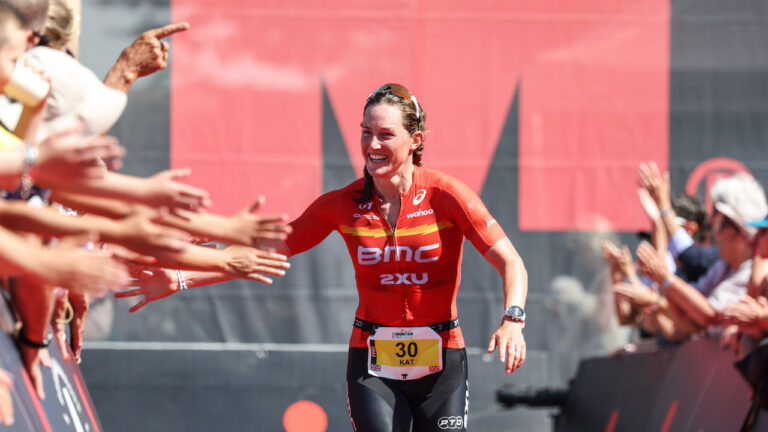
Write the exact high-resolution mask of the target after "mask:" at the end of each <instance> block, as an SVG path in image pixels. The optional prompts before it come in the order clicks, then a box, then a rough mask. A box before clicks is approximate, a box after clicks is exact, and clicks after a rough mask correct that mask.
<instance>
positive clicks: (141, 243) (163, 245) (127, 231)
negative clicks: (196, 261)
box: [114, 207, 191, 256]
mask: <svg viewBox="0 0 768 432" xmlns="http://www.w3.org/2000/svg"><path fill="white" fill-rule="evenodd" d="M138 208H139V207H137V210H135V211H134V212H133V214H131V215H130V216H127V217H125V218H123V219H121V220H119V221H118V222H117V226H118V229H117V233H116V236H115V239H114V241H115V242H117V243H119V244H120V245H122V246H125V247H126V248H128V249H130V250H132V251H134V252H136V253H138V254H141V255H142V256H152V255H154V254H157V253H181V252H183V251H184V249H185V248H186V246H187V245H188V244H189V242H190V240H191V237H190V235H189V234H187V233H186V232H184V231H181V230H177V229H175V228H170V227H165V226H162V225H158V224H157V223H156V222H158V221H160V220H162V217H163V214H164V212H165V211H164V210H161V211H156V210H153V209H148V210H143V209H142V210H138Z"/></svg>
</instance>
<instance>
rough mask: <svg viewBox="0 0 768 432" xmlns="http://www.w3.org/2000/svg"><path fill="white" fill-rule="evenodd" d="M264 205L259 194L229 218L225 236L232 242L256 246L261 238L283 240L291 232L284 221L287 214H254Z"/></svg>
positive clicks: (262, 198)
mask: <svg viewBox="0 0 768 432" xmlns="http://www.w3.org/2000/svg"><path fill="white" fill-rule="evenodd" d="M262 205H264V197H263V196H260V197H259V198H258V199H257V200H256V202H255V203H253V204H251V205H249V206H247V207H245V208H243V209H242V210H240V211H239V212H237V213H235V214H234V215H232V216H231V217H230V218H229V221H230V227H229V230H228V231H229V234H228V235H227V237H229V238H230V242H231V243H233V244H239V245H243V246H256V245H257V244H258V243H259V242H260V241H262V240H285V239H286V238H287V236H288V234H289V233H290V232H291V227H290V226H289V225H286V224H285V222H286V221H287V219H288V216H287V215H285V214H281V215H265V216H259V215H257V214H255V212H256V211H258V210H259V207H261V206H262Z"/></svg>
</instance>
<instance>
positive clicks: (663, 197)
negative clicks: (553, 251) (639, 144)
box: [603, 162, 768, 406]
mask: <svg viewBox="0 0 768 432" xmlns="http://www.w3.org/2000/svg"><path fill="white" fill-rule="evenodd" d="M638 174H639V185H640V187H639V189H638V197H639V199H640V203H641V204H642V207H643V209H644V210H645V213H646V214H647V216H648V219H649V220H650V226H651V228H650V235H649V239H648V241H643V242H641V243H640V244H639V246H638V247H637V250H636V253H635V257H636V261H634V260H633V257H632V253H631V252H630V250H629V249H628V248H627V247H626V246H622V247H619V246H617V245H615V244H613V243H611V242H604V243H603V253H604V255H605V259H606V261H607V263H608V266H609V268H610V273H611V279H612V282H613V293H614V303H615V308H616V313H617V316H618V319H619V322H620V323H622V324H625V325H633V326H636V327H637V328H639V329H640V331H641V334H642V335H644V336H645V337H648V338H653V339H655V340H656V341H657V342H659V343H660V344H675V343H680V342H683V341H686V340H689V339H691V338H696V337H714V338H720V340H721V342H722V346H723V347H724V348H729V349H732V350H733V351H734V352H735V353H736V355H737V356H738V357H739V358H749V357H750V356H755V353H756V350H761V349H762V348H760V347H762V344H761V343H760V341H761V340H762V339H764V338H765V336H766V334H765V333H766V331H767V330H768V299H767V297H768V203H766V197H765V193H764V190H763V187H762V186H761V185H760V184H759V183H758V182H757V180H755V179H754V178H753V177H752V176H751V175H749V174H747V173H738V174H734V175H733V176H730V177H725V178H721V179H719V180H717V181H715V182H714V183H713V184H712V186H711V188H710V190H709V195H708V202H711V208H710V209H706V208H705V205H703V204H702V202H701V201H700V200H698V199H697V198H695V197H691V196H687V195H684V194H676V195H674V194H672V193H671V192H670V181H669V173H668V172H665V173H662V172H661V170H660V169H659V168H658V166H657V165H656V164H655V163H654V162H648V163H643V164H641V165H640V167H639V169H638ZM762 363H765V362H762ZM755 366H756V364H752V365H750V367H751V368H752V372H753V375H754V372H755V371H754V369H755ZM767 366H768V364H765V365H762V366H761V367H760V369H766V367H767ZM759 375H761V376H763V374H762V371H759ZM753 378H755V377H753ZM748 379H749V378H748ZM752 384H753V386H758V384H757V383H755V382H753V383H752ZM755 390H756V392H755V400H756V402H757V403H756V404H755V405H756V406H759V405H763V404H765V403H766V402H768V401H766V400H765V399H764V396H763V395H761V392H760V390H759V389H758V388H755Z"/></svg>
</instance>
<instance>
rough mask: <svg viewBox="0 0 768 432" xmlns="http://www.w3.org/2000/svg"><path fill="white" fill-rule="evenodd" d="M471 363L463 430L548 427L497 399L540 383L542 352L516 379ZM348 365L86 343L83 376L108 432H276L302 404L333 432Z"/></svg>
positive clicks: (229, 348)
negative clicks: (498, 393) (502, 388)
mask: <svg viewBox="0 0 768 432" xmlns="http://www.w3.org/2000/svg"><path fill="white" fill-rule="evenodd" d="M467 357H468V360H467V361H468V364H469V392H470V396H469V420H468V424H469V427H470V429H469V430H471V431H473V432H505V431H510V432H511V431H514V432H525V431H530V432H539V431H547V430H552V421H551V419H550V416H549V412H548V411H546V410H540V409H539V410H533V409H529V410H515V411H509V410H505V409H504V408H502V407H500V406H498V405H497V404H496V403H495V402H494V397H495V393H494V390H495V388H496V386H498V385H499V384H500V383H510V382H516V383H519V384H521V385H534V384H537V383H541V382H543V381H544V380H545V378H546V356H545V355H544V354H543V353H541V352H536V351H534V352H529V353H528V358H527V360H526V363H525V365H524V366H523V367H522V368H521V369H520V370H519V371H517V372H515V373H514V374H512V375H506V374H505V373H504V368H503V367H502V365H501V363H500V362H499V360H498V355H494V356H485V355H484V353H483V351H482V350H478V349H470V350H468V355H467ZM346 361H347V347H346V346H344V345H341V346H338V345H315V346H311V345H288V344H170V343H156V344H149V343H142V344H139V343H91V344H87V345H86V348H85V349H84V351H83V366H82V370H83V374H84V376H85V378H86V380H87V382H88V387H89V389H90V391H91V395H92V396H93V400H94V403H95V404H96V407H97V408H98V410H99V415H100V417H101V419H102V421H103V423H104V427H105V428H106V430H108V431H109V432H133V431H142V432H167V431H184V432H198V431H199V432H209V431H246V430H247V431H268V432H273V431H275V432H279V431H284V430H285V429H284V427H283V419H284V417H285V416H286V413H287V412H288V408H289V407H290V406H292V404H295V403H296V402H298V401H310V402H313V403H315V404H317V405H319V406H320V407H321V408H322V410H323V411H324V412H325V414H326V415H327V422H328V424H327V429H326V430H327V431H328V432H338V431H352V426H351V423H350V421H349V415H348V414H347V402H346V389H345V379H344V377H345V370H346ZM309 430H310V429H302V432H307V431H309Z"/></svg>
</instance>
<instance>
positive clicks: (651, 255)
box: [637, 241, 672, 283]
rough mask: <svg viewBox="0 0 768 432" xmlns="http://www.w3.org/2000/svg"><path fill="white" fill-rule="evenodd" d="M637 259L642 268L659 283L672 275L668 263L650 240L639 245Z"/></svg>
mask: <svg viewBox="0 0 768 432" xmlns="http://www.w3.org/2000/svg"><path fill="white" fill-rule="evenodd" d="M637 261H638V263H639V264H640V270H641V271H642V272H643V273H645V274H647V275H648V277H650V278H651V279H653V280H655V281H656V282H658V283H661V282H663V281H665V280H667V279H669V278H670V277H672V273H671V272H670V271H669V267H667V263H666V262H664V259H663V258H662V257H661V256H660V255H659V253H658V251H656V249H654V248H653V246H651V244H650V243H648V242H645V241H644V242H642V243H640V245H639V246H638V247H637Z"/></svg>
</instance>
